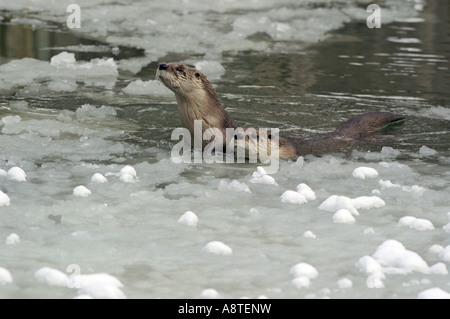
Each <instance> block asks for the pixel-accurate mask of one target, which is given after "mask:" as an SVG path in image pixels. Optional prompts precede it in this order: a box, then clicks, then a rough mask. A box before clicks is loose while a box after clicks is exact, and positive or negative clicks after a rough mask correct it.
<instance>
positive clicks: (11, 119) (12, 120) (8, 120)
mask: <svg viewBox="0 0 450 319" xmlns="http://www.w3.org/2000/svg"><path fill="white" fill-rule="evenodd" d="M21 120H22V118H21V117H20V116H19V115H9V116H5V117H3V118H2V122H3V123H5V124H17V123H19V122H20V121H21Z"/></svg>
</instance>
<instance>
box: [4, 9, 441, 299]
mask: <svg viewBox="0 0 450 319" xmlns="http://www.w3.org/2000/svg"><path fill="white" fill-rule="evenodd" d="M402 4H403V2H402ZM421 4H423V3H422V2H421V1H416V2H414V3H408V5H402V6H399V5H398V3H397V2H396V1H391V2H388V3H386V8H383V10H384V11H382V14H383V17H384V20H383V25H382V28H381V29H373V30H370V29H368V28H367V27H366V24H365V17H366V16H367V14H366V12H365V7H366V3H365V2H364V1H361V2H358V1H356V2H353V1H352V2H348V3H334V2H333V1H331V2H319V3H316V4H315V5H311V4H307V3H303V2H300V3H298V2H297V3H291V2H290V1H285V2H277V5H274V4H272V3H271V2H270V1H262V2H255V3H254V4H252V7H245V5H243V4H239V3H238V2H234V1H230V2H224V3H221V5H220V6H219V7H218V8H216V10H215V11H213V10H210V9H209V8H208V6H207V5H205V3H204V2H202V1H197V2H194V3H185V4H184V5H182V6H181V8H182V9H179V8H180V5H179V4H177V2H176V1H168V2H164V3H159V2H153V3H152V4H149V5H148V6H146V7H142V6H141V5H140V3H138V2H137V3H134V4H133V5H129V4H125V3H120V2H118V3H114V4H98V3H95V2H94V3H93V4H92V5H91V6H88V7H84V8H86V9H85V11H84V14H85V20H83V21H84V22H83V28H82V29H81V30H79V31H78V32H70V31H69V30H67V28H66V27H65V26H64V24H63V23H64V21H65V16H64V14H63V13H65V8H62V9H61V10H59V7H58V6H55V7H51V6H50V5H48V4H44V3H42V4H34V3H33V4H28V3H27V2H26V1H23V2H17V3H8V4H6V5H5V9H7V10H4V11H1V15H0V16H1V17H2V19H1V22H2V23H1V24H0V35H1V37H0V43H1V47H0V55H1V57H0V63H2V65H1V66H0V87H1V88H2V90H1V92H2V95H1V96H0V119H3V120H1V121H0V129H1V130H2V134H1V135H0V169H2V170H5V171H8V170H9V169H10V168H11V167H14V166H20V167H22V168H23V169H24V170H25V172H26V174H27V181H26V182H18V181H15V180H14V179H13V178H11V177H10V178H9V179H8V177H7V176H3V177H2V176H1V174H0V190H1V191H2V192H4V193H5V194H6V195H7V196H8V197H9V198H10V202H11V203H10V205H9V206H1V207H0V216H1V219H0V244H1V246H2V249H1V251H2V252H1V253H0V267H3V268H6V269H8V270H9V271H10V273H11V275H12V277H13V279H14V282H13V283H10V284H6V285H3V286H1V290H0V296H1V297H2V298H19V297H20V298H33V297H39V298H42V297H45V298H52V297H64V298H73V297H75V296H77V294H79V293H82V294H86V291H88V292H89V291H90V292H91V293H92V290H79V289H70V288H67V287H53V286H52V287H50V288H49V287H48V286H47V285H46V284H45V283H41V282H39V281H38V280H37V279H36V278H35V276H34V274H35V272H36V271H37V270H38V269H40V268H41V267H51V268H55V269H58V270H60V271H62V272H66V269H67V267H68V266H69V265H71V264H76V265H78V266H79V269H80V271H81V273H82V274H92V273H108V274H110V275H112V276H115V277H116V278H117V279H119V280H120V281H121V283H122V284H123V287H121V288H120V289H121V290H122V291H123V293H124V294H125V295H126V296H127V297H129V298H160V297H161V298H170V297H174V298H200V297H201V296H202V295H201V293H202V291H203V290H205V289H208V288H213V289H215V290H217V292H218V293H219V296H220V297H225V298H240V297H243V296H247V297H251V298H256V297H258V296H266V297H268V298H320V297H330V298H361V297H368V298H415V297H417V295H418V294H419V293H420V292H422V291H425V290H427V289H429V288H433V287H438V288H440V289H442V290H444V291H447V292H448V291H449V289H448V283H449V277H448V274H446V271H436V270H435V268H432V267H431V266H433V265H435V264H437V263H443V265H445V266H444V268H445V269H446V268H447V267H448V262H449V261H448V260H449V259H450V258H448V257H446V255H445V253H442V252H441V250H442V248H444V247H446V246H448V245H450V242H449V236H448V232H446V231H445V230H444V229H443V226H445V225H447V224H448V223H449V221H450V220H449V217H448V216H447V213H448V212H450V207H449V205H448V194H449V191H450V174H449V166H450V138H449V134H448V132H449V121H450V111H449V100H450V94H449V88H450V77H449V72H448V68H449V52H450V51H449V46H450V41H449V34H448V30H449V24H450V20H449V17H448V2H447V1H428V2H426V3H424V4H425V6H424V7H423V10H420V9H421ZM396 5H397V6H396ZM22 7H23V8H27V7H30V8H32V9H33V10H31V11H25V10H23V9H22ZM81 7H82V8H83V4H81ZM285 7H286V8H288V9H284V8H285ZM155 10H160V11H158V12H161V10H162V13H161V14H160V15H158V16H155V15H154V12H155ZM105 12H107V14H105ZM163 13H164V14H163ZM343 13H345V14H343ZM99 14H100V15H101V14H103V18H102V19H100V21H95V19H96V18H98V15H99ZM165 15H166V18H165V19H163V18H164V16H165ZM167 16H170V17H172V18H171V19H172V20H176V19H178V20H179V22H180V26H177V25H176V24H173V23H170V24H167ZM123 17H134V18H133V19H127V18H125V19H124V18H123ZM199 17H201V18H202V19H201V20H199ZM396 19H397V20H399V21H395V20H396ZM163 20H164V21H165V22H164V21H163ZM169 20H170V19H169ZM324 20H325V21H327V23H324V22H323V21H324ZM259 21H261V23H260V24H259ZM194 23H195V26H194ZM150 26H152V27H150ZM187 28H192V29H191V32H188V30H187ZM306 31H308V32H306ZM240 34H242V35H240ZM16 39H20V40H19V41H16ZM173 39H177V41H175V40H173ZM213 39H222V41H218V40H213ZM405 39H406V40H405ZM411 39H414V40H411ZM174 43H177V44H179V45H177V46H175V45H174ZM64 51H67V52H73V53H74V57H75V59H76V62H74V64H67V65H64V66H63V67H62V68H60V69H58V68H57V67H56V66H55V64H53V65H52V64H50V63H49V61H50V59H51V57H53V56H55V55H57V54H59V53H61V52H64ZM205 54H206V55H205ZM25 57H27V58H33V59H35V60H30V61H28V62H23V61H22V62H18V63H19V64H18V67H15V68H10V69H8V68H6V69H5V66H7V65H8V64H7V63H9V62H11V61H14V60H17V59H21V58H25ZM108 58H112V59H113V62H111V63H107V62H104V63H106V64H105V65H103V66H99V65H98V63H103V62H99V61H107V59H108ZM94 59H101V60H94ZM203 60H207V61H215V62H219V63H220V64H221V65H222V66H223V67H224V69H225V74H224V75H222V76H220V77H218V79H216V80H214V81H213V82H214V84H215V86H216V88H217V91H218V93H219V96H220V98H221V100H222V102H223V104H224V105H225V106H226V107H227V109H228V111H229V112H230V114H231V116H232V117H233V119H235V120H236V121H237V122H238V123H239V124H240V125H242V126H255V127H269V128H272V127H277V128H280V134H281V136H284V137H295V136H305V135H309V134H314V133H318V132H326V131H330V130H332V129H334V128H335V127H336V126H338V125H339V124H340V123H341V122H343V121H345V120H346V119H348V118H349V117H351V116H352V115H357V114H361V113H364V112H371V111H390V112H395V113H401V114H406V115H408V116H409V117H408V120H407V121H406V122H405V123H404V124H403V125H401V126H396V127H394V128H392V129H390V130H388V131H387V132H386V133H387V134H390V135H393V136H395V139H392V140H389V141H384V142H382V143H378V144H371V145H364V146H362V147H359V148H357V149H354V150H344V151H342V152H341V153H339V154H332V155H327V156H324V157H320V158H315V157H307V158H305V160H304V162H303V161H302V160H299V161H298V162H296V163H295V162H292V161H282V162H281V167H280V171H279V172H278V173H277V174H274V175H273V177H274V179H275V181H276V183H277V184H278V185H261V184H254V183H251V182H250V180H251V175H252V173H253V172H254V171H256V169H257V165H254V164H239V165H237V164H235V165H227V164H214V165H207V164H196V165H194V164H183V165H176V164H173V163H171V161H170V150H171V147H172V146H173V145H174V143H173V142H172V141H171V140H170V136H171V132H172V130H173V129H174V128H175V127H178V126H179V115H178V109H177V106H176V103H175V99H174V97H173V96H172V95H171V94H162V95H161V94H152V93H149V94H147V95H136V94H132V95H130V94H126V93H124V91H123V88H125V87H126V86H127V85H128V84H129V83H131V82H132V81H136V80H138V79H141V80H144V81H148V80H153V79H154V77H155V69H156V67H157V65H158V63H159V62H163V61H165V62H167V61H186V62H188V63H191V64H194V63H197V62H199V61H203ZM25 63H29V64H25ZM2 67H3V68H4V69H2ZM20 67H23V70H22V69H21V71H20V72H19V73H13V72H15V71H17V70H18V69H19V68H20ZM87 67H90V68H91V70H92V71H83V70H86V69H83V68H87ZM213 71H214V70H213V69H206V70H205V73H207V74H208V72H213ZM2 81H3V82H2ZM64 81H66V82H64ZM9 83H20V84H19V85H9ZM83 105H84V106H83ZM102 105H104V106H105V107H103V108H101V106H102ZM17 116H18V117H19V118H17ZM422 146H426V147H428V148H431V149H432V150H431V151H430V150H428V149H426V148H422ZM419 150H420V151H419ZM433 150H434V151H435V152H433ZM126 165H131V166H133V167H134V168H135V170H136V172H137V177H136V178H135V177H133V176H131V177H130V179H128V181H131V183H127V182H125V181H127V178H123V175H121V174H120V170H121V169H122V168H123V167H124V166H126ZM361 166H368V167H372V168H374V169H376V171H377V172H378V174H379V175H378V177H375V178H369V179H366V180H359V179H356V178H354V177H352V172H353V170H354V169H355V168H357V167H361ZM0 173H1V171H0ZM95 173H101V174H103V175H105V176H106V178H107V179H108V182H107V183H105V184H97V183H94V182H92V181H91V177H92V176H93V175H94V174H95ZM233 180H237V181H238V182H239V183H236V182H232V181H233ZM387 180H389V181H391V183H392V184H389V183H387V182H386V181H387ZM300 183H306V184H307V185H309V186H310V187H311V188H312V189H313V190H314V191H315V194H316V197H317V199H316V200H309V201H308V202H307V203H305V204H302V205H298V204H290V203H282V202H281V200H280V196H281V195H282V194H283V193H284V192H285V191H286V190H295V189H296V186H297V185H298V184H300ZM393 184H395V185H393ZM79 185H84V186H86V187H87V188H88V189H89V190H90V191H91V192H92V194H91V195H90V196H89V197H77V196H74V195H73V190H74V188H75V187H77V186H79ZM239 185H240V186H239ZM246 186H248V188H247V187H246ZM246 189H249V190H250V192H248V191H245V190H246ZM332 195H340V196H345V197H348V198H351V199H355V198H358V197H361V196H377V197H379V198H380V199H382V200H383V201H384V203H385V204H384V205H383V206H382V207H374V206H373V205H371V204H370V200H369V201H368V202H366V204H367V205H368V206H369V207H368V209H364V208H360V207H359V208H357V211H358V212H359V215H358V216H354V218H355V223H354V224H337V223H334V222H333V214H334V211H325V210H322V209H319V206H320V205H321V203H323V202H324V201H325V200H326V199H328V198H329V197H330V196H332ZM365 200H366V201H367V199H365ZM363 201H364V199H363ZM344 206H345V205H344ZM339 208H342V207H340V206H339V205H337V206H334V208H332V210H337V209H339ZM347 208H350V209H351V208H354V207H353V206H351V207H347ZM188 210H190V211H193V212H194V213H195V214H196V215H197V216H198V219H199V221H198V224H197V226H196V227H192V226H187V225H183V224H179V223H177V220H178V218H179V217H180V216H181V215H183V214H184V213H185V212H186V211H188ZM404 216H414V217H416V218H421V219H426V220H428V221H430V222H431V223H432V224H433V225H434V227H433V228H434V229H432V230H423V231H420V230H417V229H414V228H409V227H405V226H402V227H400V226H398V222H399V220H400V219H401V218H402V217H404ZM307 231H310V232H312V233H313V234H314V235H315V237H316V238H309V237H310V236H306V237H305V236H304V234H305V232H307ZM12 233H16V234H17V235H19V237H20V243H18V244H16V245H6V244H3V243H2V241H3V240H6V237H7V236H9V235H10V234H12ZM313 237H314V236H313ZM2 238H4V239H2ZM386 240H395V241H398V242H400V243H402V244H403V246H404V247H405V248H406V250H408V251H412V252H415V253H417V254H418V255H419V258H416V257H411V254H409V252H406V253H405V251H404V250H402V249H397V250H394V251H392V252H390V253H388V254H387V255H386V253H385V252H384V251H383V249H381V248H382V247H383V246H381V244H382V243H383V242H385V241H386ZM211 241H221V242H223V243H224V244H226V245H228V246H229V247H230V248H232V251H233V253H232V254H231V255H225V256H222V255H217V256H216V255H213V254H208V253H205V252H204V251H202V249H203V248H204V247H205V246H206V245H207V244H208V243H209V242H211ZM395 245H396V244H394V246H395ZM433 245H439V246H435V249H433V250H431V251H430V250H429V249H430V247H432V246H433ZM380 246H381V248H380V249H379V250H380V251H381V252H379V253H378V255H377V254H375V252H376V251H377V247H380ZM396 247H397V246H396ZM397 248H398V247H397ZM389 254H391V255H389ZM367 255H368V256H373V257H374V258H375V259H376V262H377V263H379V264H381V266H380V267H381V270H380V271H379V272H375V273H371V272H368V271H367V269H365V268H364V267H362V266H360V265H358V266H357V265H356V264H357V263H358V261H360V260H361V258H362V257H363V256H367ZM380 255H381V256H380ZM406 261H410V263H409V264H408V262H406ZM422 262H425V263H426V266H423V264H422ZM298 263H307V264H310V265H312V266H313V267H314V268H315V269H316V270H317V271H318V276H317V278H310V279H309V281H310V285H309V286H308V287H301V286H299V284H298V283H299V282H301V283H304V281H303V279H300V280H297V281H295V280H296V279H295V278H294V276H293V275H291V274H290V273H289V271H290V269H291V268H292V267H293V266H294V265H296V264H298ZM443 265H442V264H441V265H440V266H439V267H441V268H442V266H443ZM439 267H438V268H439ZM433 269H434V270H433ZM366 272H367V273H366ZM399 273H401V274H399ZM70 274H71V272H67V275H70ZM377 276H381V277H377ZM383 276H384V277H383ZM374 278H375V279H374ZM377 278H378V279H377ZM341 279H349V280H350V281H351V282H352V285H351V288H343V287H344V286H345V285H342V284H338V282H339V280H341ZM377 280H378V281H377ZM0 282H1V278H0ZM295 282H296V283H297V284H295ZM374 282H375V284H374ZM380 283H381V284H380ZM296 285H297V287H296ZM374 285H375V286H378V287H380V288H369V287H373V286H374ZM381 286H383V288H381Z"/></svg>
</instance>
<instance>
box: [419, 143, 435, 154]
mask: <svg viewBox="0 0 450 319" xmlns="http://www.w3.org/2000/svg"><path fill="white" fill-rule="evenodd" d="M419 154H420V155H422V156H433V155H436V154H437V151H436V150H434V149H432V148H429V147H427V146H425V145H424V146H422V147H421V148H420V149H419Z"/></svg>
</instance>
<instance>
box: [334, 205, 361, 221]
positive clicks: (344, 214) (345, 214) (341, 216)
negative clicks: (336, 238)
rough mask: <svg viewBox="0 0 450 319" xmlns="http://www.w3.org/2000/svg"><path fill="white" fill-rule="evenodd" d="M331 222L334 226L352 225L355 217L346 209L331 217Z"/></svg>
mask: <svg viewBox="0 0 450 319" xmlns="http://www.w3.org/2000/svg"><path fill="white" fill-rule="evenodd" d="M333 222H334V223H336V224H354V223H355V222H356V220H355V217H353V215H352V214H351V213H350V212H349V211H348V210H346V209H344V208H343V209H340V210H338V211H337V212H336V213H334V215H333Z"/></svg>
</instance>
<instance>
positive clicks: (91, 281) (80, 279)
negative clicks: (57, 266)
mask: <svg viewBox="0 0 450 319" xmlns="http://www.w3.org/2000/svg"><path fill="white" fill-rule="evenodd" d="M69 281H70V283H71V287H74V288H84V287H88V286H93V285H97V286H98V285H106V286H115V287H118V288H122V287H123V284H122V283H121V282H120V280H119V279H117V278H116V277H114V276H111V275H109V274H104V273H103V274H88V275H75V276H70V278H69Z"/></svg>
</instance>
